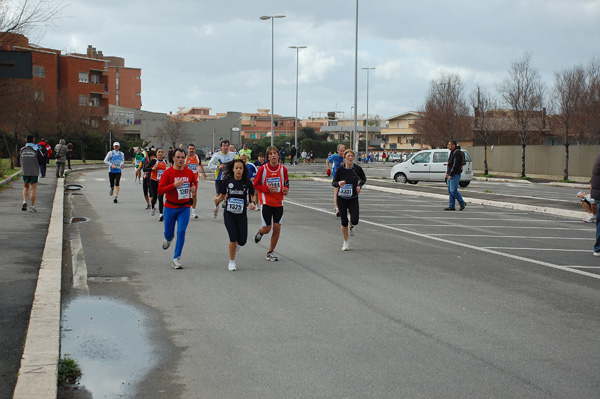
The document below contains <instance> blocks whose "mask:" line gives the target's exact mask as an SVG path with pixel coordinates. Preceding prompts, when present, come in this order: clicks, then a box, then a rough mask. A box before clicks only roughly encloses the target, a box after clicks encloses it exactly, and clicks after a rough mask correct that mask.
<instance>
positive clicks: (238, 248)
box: [235, 244, 241, 252]
mask: <svg viewBox="0 0 600 399" xmlns="http://www.w3.org/2000/svg"><path fill="white" fill-rule="evenodd" d="M240 248H241V245H240V244H235V252H240Z"/></svg>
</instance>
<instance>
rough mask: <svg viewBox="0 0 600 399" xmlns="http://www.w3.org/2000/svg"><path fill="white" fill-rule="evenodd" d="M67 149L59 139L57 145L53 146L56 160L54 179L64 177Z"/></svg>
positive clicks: (65, 144)
mask: <svg viewBox="0 0 600 399" xmlns="http://www.w3.org/2000/svg"><path fill="white" fill-rule="evenodd" d="M68 153H69V148H68V147H67V142H66V141H65V140H64V139H60V140H59V141H58V144H57V145H55V146H54V157H55V159H56V177H57V178H60V177H62V178H64V177H65V165H66V163H67V155H68Z"/></svg>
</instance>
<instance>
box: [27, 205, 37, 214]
mask: <svg viewBox="0 0 600 399" xmlns="http://www.w3.org/2000/svg"><path fill="white" fill-rule="evenodd" d="M29 212H33V213H36V212H37V209H35V206H33V205H31V206H30V207H29Z"/></svg>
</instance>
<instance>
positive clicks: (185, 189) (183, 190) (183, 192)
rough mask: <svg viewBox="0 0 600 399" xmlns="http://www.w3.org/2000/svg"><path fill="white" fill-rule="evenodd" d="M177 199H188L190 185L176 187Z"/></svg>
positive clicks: (184, 184)
mask: <svg viewBox="0 0 600 399" xmlns="http://www.w3.org/2000/svg"><path fill="white" fill-rule="evenodd" d="M177 199H180V200H186V199H190V183H183V186H179V187H177Z"/></svg>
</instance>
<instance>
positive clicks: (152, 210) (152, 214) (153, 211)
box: [150, 208, 156, 216]
mask: <svg viewBox="0 0 600 399" xmlns="http://www.w3.org/2000/svg"><path fill="white" fill-rule="evenodd" d="M154 215H156V209H155V208H152V209H150V216H154Z"/></svg>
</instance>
